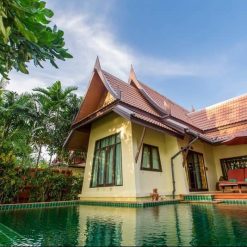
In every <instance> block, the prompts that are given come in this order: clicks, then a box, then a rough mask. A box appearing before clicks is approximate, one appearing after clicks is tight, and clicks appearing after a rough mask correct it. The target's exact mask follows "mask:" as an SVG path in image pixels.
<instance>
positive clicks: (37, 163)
mask: <svg viewBox="0 0 247 247" xmlns="http://www.w3.org/2000/svg"><path fill="white" fill-rule="evenodd" d="M41 150H42V145H40V146H39V154H38V158H37V162H36V169H37V168H38V165H39V160H40V156H41Z"/></svg>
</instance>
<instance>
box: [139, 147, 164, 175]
mask: <svg viewBox="0 0 247 247" xmlns="http://www.w3.org/2000/svg"><path fill="white" fill-rule="evenodd" d="M141 169H142V170H149V171H160V172H161V171H162V169H161V164H160V155H159V149H158V147H155V146H151V145H147V144H143V149H142V163H141Z"/></svg>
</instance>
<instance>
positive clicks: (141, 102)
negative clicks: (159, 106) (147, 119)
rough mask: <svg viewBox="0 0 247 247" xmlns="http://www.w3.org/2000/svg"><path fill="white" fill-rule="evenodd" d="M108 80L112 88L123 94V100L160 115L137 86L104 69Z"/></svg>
mask: <svg viewBox="0 0 247 247" xmlns="http://www.w3.org/2000/svg"><path fill="white" fill-rule="evenodd" d="M103 73H104V75H105V77H106V79H107V81H108V82H109V83H110V85H111V86H112V88H113V89H114V90H115V91H116V92H117V93H120V94H121V101H122V102H124V103H126V104H129V105H132V106H134V107H136V108H139V109H142V110H144V111H146V112H148V113H151V114H153V115H156V116H159V114H158V113H157V111H156V110H155V109H154V108H153V107H152V106H151V105H150V104H149V103H148V101H147V100H146V99H145V98H144V97H143V96H142V95H141V94H140V92H139V91H138V89H137V88H135V87H133V86H131V85H130V84H128V83H126V82H124V81H122V80H120V79H118V78H117V77H115V76H113V75H111V74H110V73H108V72H106V71H103Z"/></svg>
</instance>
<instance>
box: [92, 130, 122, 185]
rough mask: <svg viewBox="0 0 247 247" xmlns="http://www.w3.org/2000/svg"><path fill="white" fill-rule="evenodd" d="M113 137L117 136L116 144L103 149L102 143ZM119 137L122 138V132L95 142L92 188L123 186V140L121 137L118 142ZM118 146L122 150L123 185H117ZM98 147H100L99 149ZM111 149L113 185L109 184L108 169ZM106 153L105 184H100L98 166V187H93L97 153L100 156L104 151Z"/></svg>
mask: <svg viewBox="0 0 247 247" xmlns="http://www.w3.org/2000/svg"><path fill="white" fill-rule="evenodd" d="M113 136H115V143H114V144H110V145H108V146H105V147H102V141H104V140H106V139H108V140H109V139H110V138H112V137H113ZM118 136H120V132H118V133H115V134H112V135H109V136H106V137H103V138H101V139H98V140H96V141H95V145H94V157H93V165H92V172H91V179H90V188H99V187H113V186H123V167H122V145H121V139H120V137H119V141H118ZM117 145H120V148H121V158H120V161H121V176H122V178H121V184H116V157H117V155H116V150H117ZM97 146H98V147H97ZM111 148H113V168H112V183H107V179H106V178H107V171H108V167H109V164H107V159H108V157H109V153H110V150H111ZM103 150H104V151H105V162H104V175H103V181H104V182H103V184H99V172H100V169H99V164H97V165H98V170H97V179H96V180H97V184H96V186H93V177H94V169H95V165H96V164H95V163H96V158H97V157H96V153H97V152H99V154H98V155H100V154H101V152H102V151H103Z"/></svg>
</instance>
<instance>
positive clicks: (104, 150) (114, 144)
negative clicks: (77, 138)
mask: <svg viewBox="0 0 247 247" xmlns="http://www.w3.org/2000/svg"><path fill="white" fill-rule="evenodd" d="M122 184H123V179H122V153H121V140H120V134H119V133H118V134H115V135H111V136H108V137H106V138H103V139H101V140H98V141H96V143H95V151H94V161H93V169H92V178H91V187H100V186H102V187H103V186H115V185H116V186H117V185H122Z"/></svg>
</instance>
